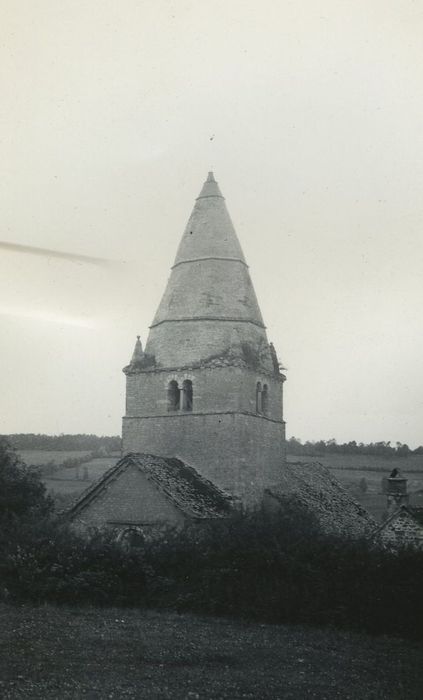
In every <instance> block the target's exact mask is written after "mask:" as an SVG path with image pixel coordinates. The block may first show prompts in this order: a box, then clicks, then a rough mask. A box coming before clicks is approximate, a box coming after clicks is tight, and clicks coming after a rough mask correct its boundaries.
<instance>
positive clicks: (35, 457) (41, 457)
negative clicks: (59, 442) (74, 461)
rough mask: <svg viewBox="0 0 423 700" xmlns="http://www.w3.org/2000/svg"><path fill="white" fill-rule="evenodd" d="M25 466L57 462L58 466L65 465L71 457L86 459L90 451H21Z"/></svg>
mask: <svg viewBox="0 0 423 700" xmlns="http://www.w3.org/2000/svg"><path fill="white" fill-rule="evenodd" d="M19 454H20V456H21V457H22V459H23V461H24V462H25V464H28V465H30V464H34V465H37V466H38V465H40V464H48V462H55V463H56V464H57V465H61V464H63V462H64V460H65V459H69V457H85V455H89V454H90V452H89V450H19Z"/></svg>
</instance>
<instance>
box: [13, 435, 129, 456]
mask: <svg viewBox="0 0 423 700" xmlns="http://www.w3.org/2000/svg"><path fill="white" fill-rule="evenodd" d="M0 438H5V439H6V440H8V442H9V443H10V444H11V445H12V446H13V447H14V448H15V449H16V450H56V451H63V452H66V451H69V450H87V451H90V452H97V451H101V452H119V451H120V448H121V438H120V436H119V435H112V436H110V435H101V436H99V435H87V434H79V435H43V434H37V435H36V434H34V433H14V434H12V435H0Z"/></svg>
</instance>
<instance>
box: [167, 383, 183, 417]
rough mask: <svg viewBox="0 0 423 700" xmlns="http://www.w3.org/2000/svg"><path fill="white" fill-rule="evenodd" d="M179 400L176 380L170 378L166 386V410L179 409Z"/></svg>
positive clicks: (179, 392) (179, 394)
mask: <svg viewBox="0 0 423 700" xmlns="http://www.w3.org/2000/svg"><path fill="white" fill-rule="evenodd" d="M180 400H181V390H180V388H179V387H178V382H176V381H175V380H174V379H172V381H171V382H169V384H168V387H167V410H168V411H169V412H173V411H179V406H180Z"/></svg>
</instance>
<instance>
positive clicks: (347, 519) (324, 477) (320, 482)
mask: <svg viewBox="0 0 423 700" xmlns="http://www.w3.org/2000/svg"><path fill="white" fill-rule="evenodd" d="M267 493H268V495H270V496H272V497H273V498H276V500H278V501H280V502H281V503H282V504H283V502H284V500H286V498H293V499H295V500H296V501H298V502H299V503H300V504H301V505H302V506H304V507H305V508H306V510H308V511H309V512H310V513H312V514H313V515H314V516H315V517H316V519H317V521H318V523H319V525H320V527H321V529H322V530H323V531H324V532H327V533H332V534H343V535H352V536H354V537H360V536H364V535H367V534H368V533H370V532H371V531H372V530H373V529H374V528H375V526H376V520H374V518H373V517H372V516H371V515H370V513H368V512H367V510H365V508H363V506H361V505H360V504H359V503H358V501H356V500H355V499H354V498H353V497H352V496H351V495H350V494H349V493H348V491H346V489H344V488H343V486H342V485H341V484H340V483H339V481H338V480H337V479H335V477H333V476H332V474H331V473H330V471H329V469H327V468H326V467H324V466H323V465H322V464H320V463H319V462H313V463H311V462H287V463H286V464H285V465H284V466H283V467H282V469H281V475H280V480H279V484H278V486H277V488H273V489H269V490H268V491H267Z"/></svg>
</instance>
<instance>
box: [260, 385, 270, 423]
mask: <svg viewBox="0 0 423 700" xmlns="http://www.w3.org/2000/svg"><path fill="white" fill-rule="evenodd" d="M268 410H269V389H268V387H267V384H263V389H262V392H261V412H262V413H263V414H264V415H265V416H267V412H268Z"/></svg>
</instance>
